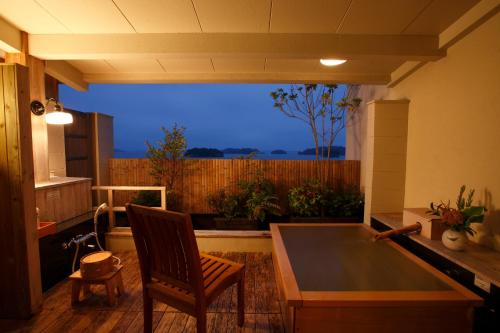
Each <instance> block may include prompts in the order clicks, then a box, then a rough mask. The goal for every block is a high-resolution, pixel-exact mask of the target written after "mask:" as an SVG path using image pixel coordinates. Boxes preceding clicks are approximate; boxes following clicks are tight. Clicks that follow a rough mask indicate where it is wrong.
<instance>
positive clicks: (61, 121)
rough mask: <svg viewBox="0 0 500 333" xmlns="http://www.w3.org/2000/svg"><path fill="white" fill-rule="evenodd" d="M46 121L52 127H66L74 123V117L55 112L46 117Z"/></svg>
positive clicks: (69, 114) (66, 113) (65, 113)
mask: <svg viewBox="0 0 500 333" xmlns="http://www.w3.org/2000/svg"><path fill="white" fill-rule="evenodd" d="M45 121H46V122H47V124H51V125H66V124H71V123H73V116H72V115H71V113H68V112H62V111H54V112H49V113H47V114H46V115H45Z"/></svg>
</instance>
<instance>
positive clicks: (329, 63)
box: [319, 59, 347, 67]
mask: <svg viewBox="0 0 500 333" xmlns="http://www.w3.org/2000/svg"><path fill="white" fill-rule="evenodd" d="M346 61H347V60H343V59H320V60H319V62H320V63H321V64H322V65H323V66H329V67H330V66H338V65H342V64H343V63H344V62H346Z"/></svg>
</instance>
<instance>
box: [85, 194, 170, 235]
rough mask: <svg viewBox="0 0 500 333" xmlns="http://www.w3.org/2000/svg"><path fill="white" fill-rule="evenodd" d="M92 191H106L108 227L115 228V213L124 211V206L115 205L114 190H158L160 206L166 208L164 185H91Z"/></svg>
mask: <svg viewBox="0 0 500 333" xmlns="http://www.w3.org/2000/svg"><path fill="white" fill-rule="evenodd" d="M92 190H94V191H107V193H108V196H107V201H106V203H107V205H108V218H109V229H110V230H111V229H113V228H115V213H116V212H124V211H125V206H115V205H114V203H115V200H114V191H134V192H136V191H160V203H161V206H160V207H156V208H161V209H167V189H166V188H165V186H92Z"/></svg>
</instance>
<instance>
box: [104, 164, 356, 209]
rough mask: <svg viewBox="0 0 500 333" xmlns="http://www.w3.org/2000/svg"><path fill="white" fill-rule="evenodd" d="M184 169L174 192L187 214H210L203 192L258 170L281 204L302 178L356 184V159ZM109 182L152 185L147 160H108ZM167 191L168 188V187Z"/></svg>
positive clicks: (119, 196)
mask: <svg viewBox="0 0 500 333" xmlns="http://www.w3.org/2000/svg"><path fill="white" fill-rule="evenodd" d="M185 163H186V166H185V172H184V173H183V174H182V175H180V176H179V179H177V181H176V186H175V191H176V192H177V193H179V194H181V196H182V197H181V201H182V210H183V211H185V212H189V213H211V212H212V209H211V207H210V206H209V205H208V202H207V194H209V193H213V192H215V191H217V190H219V189H222V188H234V187H235V186H236V184H237V183H238V181H240V180H250V179H252V177H254V176H255V174H256V172H257V170H262V171H263V172H264V175H265V177H267V178H269V179H270V180H271V181H272V182H273V183H274V184H275V185H276V188H277V192H278V196H279V197H280V198H281V200H282V203H281V204H282V206H283V207H286V205H287V202H286V201H287V196H288V191H289V190H290V188H292V187H294V186H298V185H301V184H303V183H304V182H305V181H306V180H311V179H315V178H318V170H319V173H320V174H319V176H320V177H321V178H322V179H324V180H325V182H326V184H327V185H328V186H333V187H335V186H353V187H359V182H360V161H350V160H343V161H337V160H334V161H323V162H316V161H301V160H298V161H294V160H238V159H234V160H220V159H205V160H187V161H185ZM109 177H110V184H111V185H127V186H129V185H130V186H142V185H144V186H147V185H151V184H154V179H153V177H152V176H151V175H150V164H149V160H148V159H121V158H120V159H111V160H110V161H109ZM169 190H170V189H169ZM134 195H135V193H133V192H127V193H124V192H122V193H116V197H115V199H116V202H118V203H120V204H124V203H125V202H127V201H130V199H131V198H132V197H133V196H134Z"/></svg>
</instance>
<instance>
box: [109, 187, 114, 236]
mask: <svg viewBox="0 0 500 333" xmlns="http://www.w3.org/2000/svg"><path fill="white" fill-rule="evenodd" d="M113 208H114V204H113V190H112V189H109V190H108V220H109V226H108V228H109V230H110V231H111V229H113V228H114V227H115V211H114V210H113Z"/></svg>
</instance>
